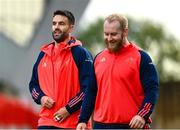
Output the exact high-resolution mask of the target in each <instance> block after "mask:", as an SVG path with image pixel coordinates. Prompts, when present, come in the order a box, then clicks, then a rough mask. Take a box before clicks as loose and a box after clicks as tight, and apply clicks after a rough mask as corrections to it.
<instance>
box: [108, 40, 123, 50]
mask: <svg viewBox="0 0 180 130" xmlns="http://www.w3.org/2000/svg"><path fill="white" fill-rule="evenodd" d="M105 43H106V47H107V49H108V50H109V51H110V52H118V51H119V49H120V48H121V46H122V44H123V41H122V40H121V41H112V42H108V41H105Z"/></svg>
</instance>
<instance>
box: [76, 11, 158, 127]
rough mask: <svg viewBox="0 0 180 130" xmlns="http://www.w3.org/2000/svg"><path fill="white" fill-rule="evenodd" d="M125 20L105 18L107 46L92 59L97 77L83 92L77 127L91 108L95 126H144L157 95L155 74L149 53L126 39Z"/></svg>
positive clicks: (85, 119)
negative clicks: (85, 91)
mask: <svg viewBox="0 0 180 130" xmlns="http://www.w3.org/2000/svg"><path fill="white" fill-rule="evenodd" d="M127 37H128V20H127V18H126V17H124V16H122V15H119V14H112V15H110V16H108V17H107V18H106V19H105V21H104V41H105V44H106V47H107V48H106V49H105V50H103V51H102V52H100V53H99V54H98V55H97V56H96V58H95V59H94V70H95V74H94V75H95V76H96V80H92V81H91V83H92V84H94V85H92V86H90V87H89V88H88V89H87V93H86V94H85V97H84V100H83V103H82V109H81V114H80V117H79V124H78V126H77V130H81V129H85V128H86V123H87V121H88V119H89V117H90V116H91V114H92V111H93V110H94V115H93V119H94V128H95V129H130V128H133V129H138V128H147V127H148V123H150V122H151V120H150V118H149V117H150V115H151V113H152V112H153V109H154V106H155V104H156V100H157V96H158V85H159V83H158V75H157V71H156V68H155V66H154V64H153V63H152V60H151V58H150V57H149V55H148V54H147V53H146V52H145V51H143V50H142V49H140V48H139V47H137V46H136V45H135V44H134V43H132V42H129V41H128V38H127Z"/></svg>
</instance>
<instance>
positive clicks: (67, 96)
mask: <svg viewBox="0 0 180 130" xmlns="http://www.w3.org/2000/svg"><path fill="white" fill-rule="evenodd" d="M54 49H55V43H50V44H47V45H44V46H42V48H41V52H40V54H39V56H38V59H37V61H36V62H35V64H34V67H33V72H32V78H31V80H30V83H29V90H30V92H31V95H32V98H33V99H34V101H35V102H36V103H37V104H41V98H42V96H45V95H47V96H49V97H51V98H52V99H53V100H54V101H55V104H54V106H53V107H52V108H51V109H47V108H45V107H42V108H41V111H40V119H39V121H38V126H47V125H49V126H56V127H60V128H76V125H77V122H78V117H79V109H80V107H81V104H82V100H83V97H84V91H85V90H86V88H87V87H88V86H89V85H90V83H89V82H90V78H92V77H91V76H92V74H91V73H92V72H93V61H92V56H91V54H90V53H89V52H88V51H87V50H86V49H85V48H83V47H82V46H81V42H80V41H78V40H76V39H75V38H72V39H71V40H70V41H69V42H68V44H66V43H60V44H59V47H58V49H57V50H56V51H54ZM54 52H56V53H54ZM94 78H95V77H94ZM61 107H66V109H67V111H68V112H69V113H70V114H71V115H70V116H69V117H68V118H67V119H66V120H64V121H63V122H62V123H59V122H55V121H54V120H53V114H54V113H55V112H56V111H58V110H59V109H60V108H61Z"/></svg>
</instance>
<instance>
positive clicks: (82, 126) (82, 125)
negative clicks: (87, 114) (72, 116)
mask: <svg viewBox="0 0 180 130" xmlns="http://www.w3.org/2000/svg"><path fill="white" fill-rule="evenodd" d="M85 129H86V123H79V124H78V125H77V127H76V130H85Z"/></svg>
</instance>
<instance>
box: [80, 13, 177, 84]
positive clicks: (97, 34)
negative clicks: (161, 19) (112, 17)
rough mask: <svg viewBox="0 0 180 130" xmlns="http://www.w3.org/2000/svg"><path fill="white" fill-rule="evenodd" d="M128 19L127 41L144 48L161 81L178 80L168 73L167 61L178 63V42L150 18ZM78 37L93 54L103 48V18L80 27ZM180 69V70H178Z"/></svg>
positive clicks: (174, 75)
mask: <svg viewBox="0 0 180 130" xmlns="http://www.w3.org/2000/svg"><path fill="white" fill-rule="evenodd" d="M128 19H129V36H128V39H129V41H133V42H135V43H136V44H137V45H139V46H140V47H141V48H142V49H144V50H146V51H147V52H148V53H149V54H150V56H152V59H153V61H154V62H155V64H156V65H157V69H158V72H159V77H160V81H161V82H166V81H175V80H178V79H177V76H176V74H175V73H173V72H172V73H169V72H167V71H166V69H167V67H168V66H167V65H166V63H167V61H168V62H170V64H173V63H174V64H178V65H179V64H180V63H179V61H180V51H178V50H180V42H179V41H178V40H177V39H176V38H175V37H174V36H173V35H172V34H170V33H169V32H168V31H167V30H166V29H165V28H164V26H162V25H161V24H160V23H156V22H154V21H151V20H147V19H146V20H139V21H136V20H134V19H132V18H130V17H128ZM78 39H79V40H81V41H82V42H83V45H84V46H85V47H86V48H88V49H89V50H90V51H91V52H92V54H93V55H96V54H97V53H98V52H99V50H98V47H100V48H101V50H102V49H103V48H104V42H103V19H102V18H99V19H98V20H97V21H95V22H94V23H92V24H90V25H89V26H88V27H86V28H84V29H82V30H81V31H80V33H79V34H78ZM177 71H178V70H177ZM179 71H180V70H179Z"/></svg>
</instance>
